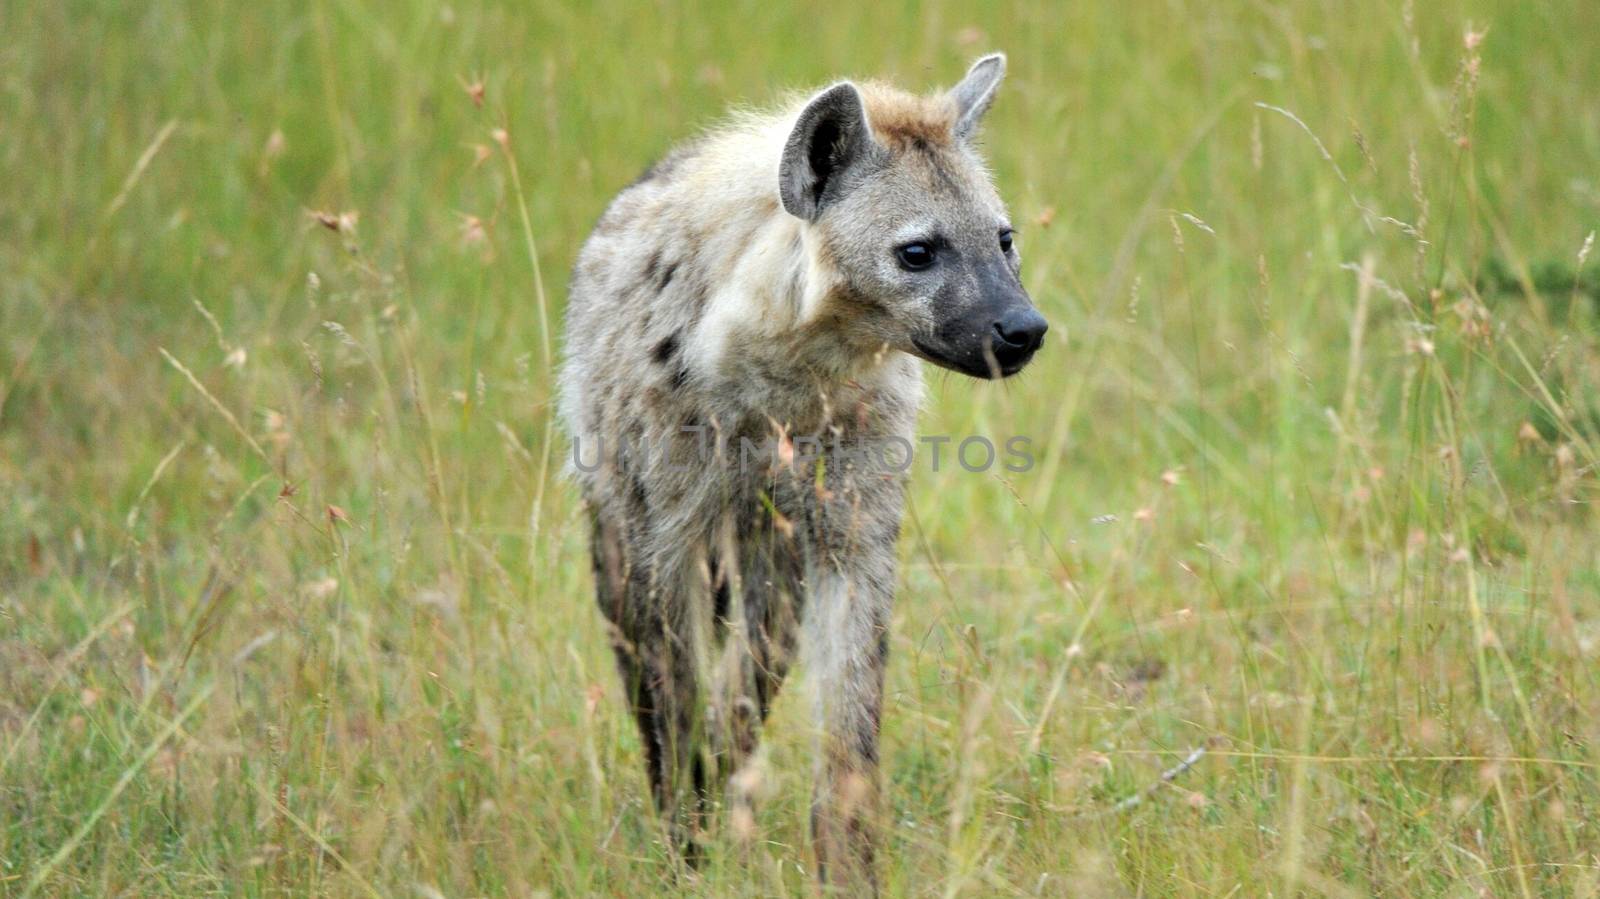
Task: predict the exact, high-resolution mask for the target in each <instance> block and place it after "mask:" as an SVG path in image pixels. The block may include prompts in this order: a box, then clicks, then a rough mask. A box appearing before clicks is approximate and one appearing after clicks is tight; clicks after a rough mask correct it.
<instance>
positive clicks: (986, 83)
mask: <svg viewBox="0 0 1600 899" xmlns="http://www.w3.org/2000/svg"><path fill="white" fill-rule="evenodd" d="M1005 77H1006V55H1005V54H1004V53H990V54H989V55H988V56H985V57H984V58H982V59H980V60H978V61H977V62H975V63H973V64H972V68H970V69H968V70H967V77H965V78H963V79H961V83H960V84H958V85H956V86H955V87H952V88H950V101H951V102H952V103H954V104H955V105H956V137H958V138H961V139H962V140H966V139H968V138H970V137H972V135H973V134H975V133H977V130H978V122H979V120H981V119H982V118H983V114H984V113H986V112H988V111H989V104H991V103H993V102H994V95H995V91H996V90H998V89H999V87H1000V80H1001V79H1003V78H1005Z"/></svg>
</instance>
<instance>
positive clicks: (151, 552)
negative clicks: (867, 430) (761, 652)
mask: <svg viewBox="0 0 1600 899" xmlns="http://www.w3.org/2000/svg"><path fill="white" fill-rule="evenodd" d="M1412 6H1413V5H1412V4H1411V3H1409V2H1408V3H1405V4H1401V3H1377V2H1360V3H1351V4H1342V3H1318V2H1311V0H1303V2H1290V3H1283V4H1247V3H1202V2H1191V0H1173V2H1168V3H1159V4H1156V3H1150V4H1144V3H1126V2H1124V3H1073V4H1046V3H1035V4H1000V5H997V7H996V8H995V9H993V10H990V11H988V12H986V13H983V14H982V15H981V16H979V15H977V14H975V13H973V12H971V11H970V10H958V9H956V8H954V7H921V6H918V5H915V4H909V3H884V4H837V5H836V6H834V8H832V9H831V10H827V11H823V10H818V9H815V8H814V7H812V6H811V5H806V6H805V7H804V8H801V7H800V6H798V5H796V6H795V7H793V8H782V7H781V5H779V4H769V3H754V2H731V0H727V2H718V3H713V4H708V5H707V6H706V7H704V8H701V9H698V10H696V11H693V12H690V11H677V10H675V9H672V8H670V6H669V5H666V4H658V5H650V6H643V5H638V4H632V3H627V4H625V3H620V2H614V0H601V2H598V3H595V4H593V5H592V8H590V9H588V10H586V11H578V9H577V8H576V7H574V8H568V7H567V5H566V4H557V3H552V2H546V0H535V2H533V3H530V4H516V5H508V6H506V7H501V6H497V5H493V6H492V5H488V4H485V3H480V2H476V0H461V2H455V3H451V4H450V5H444V4H441V3H436V2H433V0H401V2H393V3H374V2H371V0H317V2H312V3H308V4H300V3H288V2H280V0H256V2H252V3H241V4H215V3H192V4H182V3H174V2H166V0H154V2H149V3H135V4H112V3H87V2H62V3H44V2H33V3H29V2H19V0H0V33H4V34H5V38H4V40H0V894H19V895H26V894H28V893H29V892H30V891H31V892H37V893H38V894H40V895H46V894H53V895H112V894H116V895H174V896H193V895H200V894H209V893H227V894H237V895H261V896H267V895H308V894H319V895H320V894H328V895H371V894H373V893H378V894H383V895H423V896H434V895H447V896H456V895H461V896H469V895H514V896H528V895H541V894H545V893H548V894H550V895H618V896H645V895H655V894H658V893H673V892H683V893H690V894H704V895H718V896H744V895H751V894H771V895H805V894H807V892H808V890H809V886H808V880H807V877H806V874H805V870H806V868H807V866H808V844H807V837H806V833H805V826H804V822H805V820H806V812H807V803H808V795H809V768H810V761H809V747H810V745H811V740H812V733H811V731H810V728H809V725H808V723H807V721H806V715H805V711H806V710H805V708H804V706H805V703H804V702H803V701H802V695H803V691H802V687H801V685H799V684H795V685H791V688H790V689H789V691H787V692H786V693H785V695H784V698H783V699H782V700H781V701H780V703H779V705H778V708H777V711H776V714H775V719H774V721H773V722H772V725H771V726H770V727H769V728H768V731H767V734H768V738H769V739H768V741H767V745H768V747H769V758H768V760H769V766H768V768H767V776H766V779H765V785H766V787H767V792H768V795H767V798H766V799H765V801H764V802H763V803H762V805H761V806H760V808H759V810H758V814H757V821H756V828H755V833H754V834H753V836H751V837H750V838H749V839H746V840H741V839H739V838H738V835H736V834H735V833H733V830H734V828H731V827H729V826H728V825H727V824H726V822H723V823H722V824H721V825H719V827H718V829H717V831H716V833H715V835H714V836H713V839H712V842H711V846H710V856H711V860H710V863H709V865H708V867H707V870H706V871H705V872H704V874H703V877H702V878H701V879H700V880H698V881H686V880H682V879H675V878H674V876H673V873H672V866H671V865H670V864H669V862H668V861H667V857H666V854H665V851H664V849H663V846H662V843H661V835H660V832H659V830H658V828H657V826H656V824H655V822H654V819H653V818H652V816H651V814H650V811H649V801H648V793H647V790H646V787H645V784H644V778H643V765H642V763H641V759H640V749H639V744H638V740H637V739H636V735H635V733H634V730H633V725H632V723H631V721H630V720H629V718H628V716H627V715H626V713H625V711H624V709H623V708H622V705H621V702H620V698H619V695H618V694H619V690H618V689H617V684H616V683H614V681H615V675H614V673H613V670H612V664H611V660H610V657H609V650H608V649H607V647H606V643H605V638H604V634H603V632H602V629H601V627H600V618H599V616H598V615H597V614H596V613H595V612H594V610H593V608H592V601H591V598H590V589H591V588H590V581H589V573H588V562H587V558H586V548H585V543H586V536H585V530H586V528H585V525H584V523H583V521H582V517H581V510H580V508H579V506H578V503H577V501H576V497H575V496H574V495H573V493H572V491H571V490H570V489H569V488H568V487H567V486H566V485H565V484H564V483H563V482H561V480H560V479H559V477H557V476H556V474H555V469H556V468H557V467H558V466H559V463H560V462H561V460H562V458H563V455H564V453H565V452H566V450H565V448H564V446H563V445H561V444H559V443H557V444H555V445H553V446H552V443H551V442H550V440H549V436H550V432H549V424H550V417H551V406H550V399H551V383H552V377H551V372H552V362H551V359H550V356H549V351H548V349H547V347H549V345H550V343H553V342H554V341H555V340H556V339H557V337H558V335H548V342H547V335H546V334H545V333H544V332H543V328H542V322H543V321H545V320H546V316H548V318H549V320H550V321H552V322H554V321H559V313H560V306H561V304H562V302H563V298H564V292H563V290H562V285H563V284H564V283H565V277H566V269H567V266H568V265H569V264H570V261H571V260H572V258H573V255H574V254H575V252H576V249H577V247H578V244H579V242H580V241H581V240H582V238H583V236H584V235H585V233H586V232H587V229H588V227H589V226H590V224H591V223H592V222H593V220H594V219H595V217H596V216H597V215H598V213H599V211H600V209H601V208H602V206H603V204H604V203H605V202H606V201H607V199H608V198H609V196H610V195H611V194H612V193H613V192H614V191H615V190H616V189H618V188H619V187H620V186H621V185H623V184H625V183H626V182H627V181H628V180H629V179H631V178H632V177H633V175H634V174H636V173H637V172H638V171H639V170H640V169H642V168H643V167H644V166H645V165H646V164H648V163H649V162H650V161H651V160H652V159H653V158H654V157H655V156H656V155H658V154H659V153H661V152H662V151H663V150H664V149H665V148H666V147H668V146H669V145H670V144H671V143H673V142H674V141H677V140H679V139H682V138H684V137H686V136H688V135H691V134H692V133H693V132H694V131H696V130H697V129H699V128H702V127H704V126H706V125H707V124H709V123H711V122H713V121H715V120H716V119H717V117H718V116H720V115H721V114H722V113H723V111H724V110H725V109H726V108H727V107H728V106H729V105H731V104H738V103H749V102H760V101H763V100H765V99H769V98H772V97H774V96H776V95H777V94H778V92H779V91H780V90H783V89H787V88H791V87H795V86H802V85H808V84H819V83H824V82H826V81H828V80H830V79H832V78H834V77H837V76H839V75H841V74H857V75H869V76H884V77H891V78H895V79H898V80H900V81H902V82H904V83H907V84H909V85H913V86H917V87H923V86H930V85H933V84H938V83H944V84H947V83H950V82H952V81H954V80H955V79H956V78H957V77H959V75H960V73H961V72H962V71H963V70H964V67H965V65H966V63H967V62H968V61H970V59H971V58H972V57H974V56H975V55H977V54H978V53H980V52H983V51H986V50H990V49H1004V50H1006V51H1007V52H1008V53H1009V54H1010V58H1011V65H1010V76H1009V80H1008V81H1007V83H1006V85H1005V87H1004V89H1003V93H1002V95H1001V99H1000V101H999V102H998V104H997V106H996V107H995V109H994V111H993V113H992V115H991V116H990V118H989V120H988V123H987V132H986V133H987V139H988V144H989V148H990V154H991V156H992V161H993V166H994V169H995V171H996V173H997V176H998V179H999V182H1000V184H1001V187H1002V190H1003V192H1004V193H1005V195H1006V196H1007V197H1008V198H1009V199H1010V201H1011V203H1012V207H1013V211H1014V214H1015V215H1016V217H1017V220H1018V222H1019V223H1020V226H1021V227H1020V231H1021V235H1020V238H1019V241H1020V245H1021V246H1022V247H1023V248H1024V256H1025V260H1026V261H1025V264H1024V273H1025V280H1026V282H1027V284H1028V286H1029V288H1030V290H1031V291H1032V293H1033V295H1034V297H1035V298H1036V300H1037V301H1038V303H1039V305H1040V306H1041V307H1042V308H1043V309H1044V311H1045V312H1046V314H1047V315H1048V317H1049V318H1050V319H1051V321H1052V322H1053V323H1054V325H1055V329H1054V330H1053V331H1052V334H1051V337H1052V339H1051V342H1050V344H1049V345H1048V346H1047V347H1046V349H1045V351H1044V352H1043V353H1042V354H1041V356H1040V358H1039V359H1038V361H1037V362H1035V364H1034V366H1033V367H1032V368H1031V369H1030V371H1029V372H1028V374H1027V375H1025V376H1024V377H1022V378H1020V379H1018V380H1015V381H1010V382H1007V383H1005V384H1003V385H980V384H976V383H973V382H970V381H967V380H964V379H959V378H955V377H949V376H945V375H939V374H930V376H929V381H930V390H929V403H928V409H927V411H926V413H925V415H924V418H923V430H924V432H926V433H949V434H969V433H981V434H989V435H999V436H1004V435H1010V434H1026V435H1031V436H1033V437H1034V440H1035V447H1036V449H1037V451H1038V457H1039V465H1038V466H1037V467H1036V468H1035V469H1034V470H1032V471H1030V472H1026V473H1021V474H1006V475H1005V476H1004V477H998V476H995V475H987V476H976V475H969V474H967V473H965V472H962V471H960V470H959V469H955V470H952V469H951V468H950V467H949V466H946V467H944V469H943V470H941V471H940V472H939V473H937V474H935V473H932V472H930V471H928V470H927V468H926V467H925V466H923V465H920V464H919V465H918V467H917V469H916V473H915V476H914V481H913V490H912V496H913V504H912V505H913V510H914V515H912V516H909V517H908V521H907V527H906V529H905V538H904V540H903V541H902V544H903V545H902V556H903V563H904V564H903V568H902V572H903V573H902V578H901V580H902V584H901V589H900V594H899V600H898V607H897V611H896V615H895V627H896V630H895V635H894V639H893V642H892V651H891V664H890V671H889V681H890V684H889V690H890V702H889V703H888V710H887V714H886V720H885V732H884V753H883V754H884V760H885V773H886V777H887V779H888V783H889V789H888V796H889V806H890V807H889V808H888V809H887V810H886V813H885V822H886V827H887V831H888V834H887V837H886V842H887V851H886V852H885V854H884V859H883V861H884V871H883V875H884V878H885V882H886V886H887V888H888V892H890V893H891V894H894V895H903V894H914V895H971V896H980V895H982V896H987V895H1017V894H1022V895H1071V896H1092V895H1135V894H1137V895H1213V894H1215V895H1232V896H1262V895H1268V894H1271V895H1275V896H1288V895H1299V894H1306V895H1312V894H1329V895H1373V894H1383V895H1391V896H1432V895H1451V896H1477V895H1562V896H1565V895H1574V896H1577V895H1594V894H1595V893H1596V891H1597V889H1600V855H1597V853H1596V849H1595V847H1596V846H1600V834H1597V833H1596V823H1595V822H1596V815H1597V814H1600V752H1597V749H1596V741H1597V740H1600V522H1597V521H1596V516H1595V514H1594V512H1593V510H1592V504H1593V502H1594V501H1595V500H1596V498H1597V497H1600V491H1597V488H1596V479H1595V466H1596V464H1597V463H1600V455H1597V453H1600V400H1597V399H1596V397H1597V396H1600V394H1597V391H1600V352H1597V340H1596V338H1597V332H1600V328H1597V325H1600V320H1597V312H1600V251H1595V252H1591V253H1589V255H1588V257H1587V264H1584V263H1585V261H1584V260H1583V259H1582V258H1580V248H1581V247H1583V246H1584V239H1585V236H1586V235H1588V234H1590V233H1591V232H1592V231H1593V230H1594V229H1596V228H1597V227H1600V104H1597V103H1596V102H1595V88H1594V85H1596V84H1600V41H1597V39H1596V37H1595V35H1600V6H1596V5H1595V4H1592V3H1583V2H1570V3H1550V4H1524V3H1514V2H1510V0H1474V2H1456V0H1441V2H1438V3H1434V2H1428V3H1417V4H1415V9H1414V11H1412ZM1469 27H1471V28H1473V29H1475V30H1476V31H1480V32H1481V31H1484V30H1485V29H1486V30H1487V35H1486V36H1485V37H1484V38H1483V40H1482V43H1481V45H1480V46H1479V47H1478V48H1477V49H1476V50H1469V49H1468V48H1466V47H1465V46H1464V41H1463V35H1464V33H1466V32H1467V30H1468V29H1469ZM1480 56H1481V62H1480V61H1479V57H1480ZM1469 60H1473V61H1472V62H1469ZM1469 66H1476V67H1477V68H1475V69H1473V70H1472V71H1474V72H1475V73H1476V75H1475V77H1473V76H1472V75H1471V74H1470V73H1468V67H1469ZM478 78H481V79H482V82H483V84H484V86H485V96H486V102H485V103H484V105H483V107H482V108H479V107H477V106H475V105H474V104H473V102H472V100H471V99H470V97H469V95H468V93H467V91H466V90H465V89H464V85H465V84H468V83H471V82H473V81H475V80H476V79H478ZM1262 104H1265V105H1262ZM496 128H504V129H505V131H506V134H507V142H506V144H505V147H504V150H502V147H501V146H500V145H499V144H497V143H496V141H495V138H494V136H493V134H492V132H493V131H494V129H496ZM274 135H278V136H277V137H274ZM476 146H482V147H484V148H485V149H484V151H483V152H484V154H486V157H487V158H486V159H484V160H483V161H482V162H481V163H479V164H475V153H476V152H477V151H476V150H475V147H476ZM1323 147H1325V148H1326V152H1327V154H1328V155H1327V157H1325V156H1324V155H1323V153H1322V149H1321V148H1323ZM513 162H514V165H515V168H513V167H512V166H513ZM519 177H520V190H519V187H518V184H519ZM524 210H525V211H526V223H527V225H526V227H525V225H524V218H523V213H524ZM311 211H326V212H331V213H335V214H336V213H340V212H344V211H357V212H359V220H358V223H357V226H356V229H355V230H354V231H353V232H348V231H346V232H339V233H336V232H334V231H331V230H329V229H327V228H324V227H322V226H320V225H318V224H316V222H315V221H314V219H313V217H312V216H311V215H310V214H309V213H310V212H311ZM467 216H475V217H477V220H481V222H482V237H483V240H481V241H475V240H473V239H472V238H473V237H474V236H475V229H474V227H473V226H472V224H471V222H472V221H474V220H473V219H468V218H467ZM1383 217H1387V218H1388V219H1391V220H1385V219H1384V218H1383ZM1397 223H1399V224H1397ZM535 253H536V254H537V256H536V257H535ZM535 260H536V262H535ZM538 266H542V284H543V288H544V290H545V291H547V293H548V296H547V304H546V307H545V308H542V307H541V296H542V294H541V291H540V289H539V284H540V283H541V281H540V279H539V278H538V277H537V276H536V273H537V272H538V271H539V268H538ZM1362 271H1365V272H1366V273H1367V276H1366V277H1363V275H1362V274H1361V272H1362ZM1525 424H1526V425H1527V427H1526V428H1524V425H1525ZM1519 434H1520V437H1519ZM547 459H548V460H550V464H548V465H547V464H546V460H547ZM1164 477H1165V480H1164ZM1167 481H1173V483H1167ZM802 677H803V675H802ZM1199 747H1205V748H1206V749H1207V753H1206V754H1205V755H1204V756H1203V757H1202V758H1200V759H1199V761H1198V762H1197V763H1196V764H1194V765H1193V767H1191V768H1189V769H1187V770H1184V771H1181V772H1180V773H1178V774H1176V775H1175V776H1174V777H1173V779H1172V782H1171V783H1166V782H1164V781H1163V780H1162V777H1161V772H1162V771H1163V770H1164V769H1167V768H1170V767H1171V766H1174V765H1176V764H1177V763H1178V761H1179V760H1181V759H1182V758H1184V757H1185V756H1187V755H1188V754H1189V753H1190V752H1191V751H1192V750H1194V749H1196V748H1199ZM1132 797H1139V798H1138V801H1137V802H1131V801H1129V800H1130V799H1131V798H1132Z"/></svg>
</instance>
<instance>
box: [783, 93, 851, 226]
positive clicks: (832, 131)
mask: <svg viewBox="0 0 1600 899" xmlns="http://www.w3.org/2000/svg"><path fill="white" fill-rule="evenodd" d="M872 147H873V139H872V126H870V125H868V124H867V110H866V106H865V105H864V104H863V103H862V101H861V91H859V90H857V89H856V86H855V85H853V84H851V83H850V82H848V81H841V82H839V83H838V84H835V85H834V86H833V87H830V88H828V89H827V90H825V91H823V92H822V93H820V94H817V95H816V96H815V97H812V98H811V102H809V103H807V104H806V108H805V109H803V110H801V111H800V117H799V118H798V119H796V120H795V123H794V130H792V131H790V132H789V139H788V141H786V142H785V143H784V145H783V160H782V162H780V163H779V164H778V196H779V197H781V198H782V200H783V208H784V209H786V210H788V212H789V214H790V215H793V216H795V217H796V218H802V219H805V220H806V221H808V222H814V221H816V220H817V217H818V216H820V215H822V210H823V208H824V207H826V206H827V205H828V204H829V203H831V202H833V201H834V200H835V199H837V198H838V197H839V195H840V193H841V192H842V191H843V190H844V188H845V187H846V181H847V178H846V177H845V176H846V175H847V174H848V172H849V169H850V167H851V166H853V165H855V164H856V163H858V162H861V161H863V160H865V159H866V158H867V157H868V155H869V154H870V153H871V151H872Z"/></svg>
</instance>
